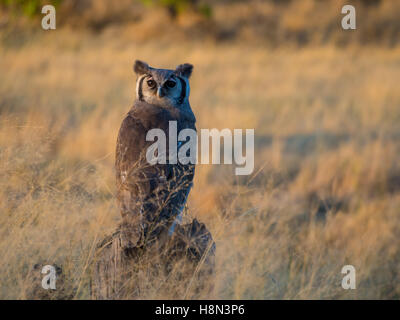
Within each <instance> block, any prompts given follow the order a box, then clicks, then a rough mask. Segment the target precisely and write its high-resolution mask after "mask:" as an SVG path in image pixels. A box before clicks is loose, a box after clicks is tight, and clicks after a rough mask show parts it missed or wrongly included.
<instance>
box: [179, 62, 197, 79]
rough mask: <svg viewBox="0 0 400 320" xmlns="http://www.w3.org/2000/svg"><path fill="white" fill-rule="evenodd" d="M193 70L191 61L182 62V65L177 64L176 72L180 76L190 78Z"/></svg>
mask: <svg viewBox="0 0 400 320" xmlns="http://www.w3.org/2000/svg"><path fill="white" fill-rule="evenodd" d="M192 71H193V65H191V64H190V63H184V64H181V65H179V66H177V67H176V69H175V73H176V74H177V75H178V76H182V77H185V78H188V79H189V78H190V76H191V75H192Z"/></svg>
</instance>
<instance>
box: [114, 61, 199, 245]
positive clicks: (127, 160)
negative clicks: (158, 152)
mask: <svg viewBox="0 0 400 320" xmlns="http://www.w3.org/2000/svg"><path fill="white" fill-rule="evenodd" d="M185 66H186V67H185ZM187 68H190V72H191V69H192V66H191V65H188V64H185V65H181V66H179V67H178V68H177V69H176V70H175V71H173V70H164V69H154V68H150V67H148V66H147V64H144V63H142V62H137V63H136V64H135V71H136V72H138V76H139V77H138V84H137V93H138V94H137V99H136V101H135V103H134V105H133V107H132V109H131V110H130V111H129V112H128V114H127V115H126V116H125V118H124V120H123V121H122V124H121V128H120V130H119V134H118V139H117V148H116V161H115V168H116V178H117V200H118V203H119V207H120V211H121V214H122V218H123V224H122V228H121V229H122V230H123V232H124V237H125V240H126V244H125V245H126V246H127V247H133V246H143V245H144V244H147V243H149V242H151V241H153V240H155V239H156V237H157V238H158V240H160V239H161V238H162V237H163V236H164V235H166V233H167V231H168V229H169V228H171V226H172V224H173V223H174V220H175V219H176V217H177V216H178V215H179V214H180V213H181V211H182V209H183V207H184V205H185V202H186V199H187V197H188V194H189V191H190V189H191V187H192V181H193V177H194V171H195V168H194V164H187V165H182V164H181V163H180V162H179V161H178V164H170V163H168V161H167V163H166V164H155V165H151V164H149V163H148V162H147V160H146V151H147V149H148V147H149V146H150V145H152V144H153V143H154V142H153V141H146V134H147V133H148V132H149V130H151V129H161V130H163V131H164V133H165V135H166V138H167V144H166V145H167V159H168V156H169V151H168V145H169V144H168V143H169V142H168V136H169V122H170V121H176V122H177V129H178V133H179V132H180V130H182V129H186V128H190V129H194V130H195V129H196V128H195V117H194V115H193V112H192V111H191V108H190V105H189V101H188V93H189V88H187V87H186V86H188V77H189V76H190V72H189V73H187ZM185 72H186V73H185ZM149 79H150V80H149ZM144 80H146V81H147V82H148V83H150V84H153V83H151V82H150V81H154V82H155V83H156V84H155V85H154V84H153V85H152V86H149V85H147V83H146V84H145V83H144ZM167 81H174V82H175V87H174V88H169V87H166V86H165V85H164V83H166V82H167ZM169 86H171V84H169ZM169 89H173V90H169ZM182 90H184V91H185V95H184V96H183V98H182ZM161 91H163V95H162V96H161V97H160V96H159V95H160V92H161ZM171 152H172V151H171Z"/></svg>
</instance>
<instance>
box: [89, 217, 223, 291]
mask: <svg viewBox="0 0 400 320" xmlns="http://www.w3.org/2000/svg"><path fill="white" fill-rule="evenodd" d="M122 233H123V229H121V227H119V228H118V229H117V230H116V232H115V233H114V234H113V235H111V236H109V237H106V238H105V239H104V240H103V241H102V242H101V243H100V244H99V245H98V248H97V252H96V257H95V262H94V270H93V273H92V275H93V276H92V286H91V290H92V298H93V299H138V298H141V299H146V298H148V299H150V298H154V297H157V298H160V297H164V298H177V299H182V298H196V297H208V292H210V290H211V289H212V274H213V269H214V257H215V250H216V249H215V243H214V241H213V239H212V236H211V234H210V232H209V231H208V230H207V228H206V227H205V225H204V224H202V223H199V222H198V221H197V220H196V219H194V220H193V221H192V223H190V224H186V225H177V227H176V229H175V232H174V234H173V235H172V236H171V237H162V236H160V239H159V241H157V242H155V243H153V244H151V245H147V246H146V247H129V248H127V247H124V243H125V241H124V236H123V234H122Z"/></svg>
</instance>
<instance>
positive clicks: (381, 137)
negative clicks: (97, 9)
mask: <svg viewBox="0 0 400 320" xmlns="http://www.w3.org/2000/svg"><path fill="white" fill-rule="evenodd" d="M293 23H294V22H293ZM399 54H400V51H399V49H392V50H388V49H386V50H383V49H377V48H375V49H372V48H364V49H363V48H362V47H360V48H353V49H347V50H339V49H334V48H332V47H329V46H328V47H324V48H309V49H302V50H290V49H286V50H285V49H283V48H282V49H276V50H269V49H266V48H262V47H256V46H254V47H252V46H241V45H238V44H225V45H213V44H200V43H198V44H185V43H179V44H177V43H171V44H169V45H167V44H165V43H163V44H162V45H161V44H157V43H154V42H147V43H145V44H141V45H137V44H134V43H131V42H129V41H127V40H126V39H125V38H123V37H118V35H117V34H113V33H112V32H108V33H102V34H97V35H93V34H89V33H85V32H83V33H81V34H77V33H75V32H71V31H68V30H63V29H60V30H57V31H56V32H49V33H46V34H45V35H41V36H37V37H36V38H35V39H33V40H28V41H26V42H25V43H24V44H23V45H19V46H12V45H9V44H3V45H2V46H1V47H0V56H1V60H0V74H1V81H0V96H1V99H0V256H1V257H2V259H1V262H0V283H1V286H0V298H2V299H6V298H7V299H8V298H17V299H24V298H26V297H27V290H28V289H29V288H27V287H28V286H29V285H30V284H29V281H28V279H27V274H28V271H29V270H30V269H31V267H32V266H33V265H34V264H35V263H37V262H38V261H46V262H47V263H49V264H53V263H57V264H59V265H62V266H63V270H64V273H65V274H66V276H67V278H68V279H69V281H71V282H72V283H73V287H75V288H77V287H79V291H78V292H77V293H76V294H75V298H77V299H87V298H90V295H89V271H90V264H91V261H92V259H93V254H94V250H93V246H94V244H95V243H96V242H97V241H98V240H100V239H102V238H103V237H104V235H106V234H107V233H109V232H111V231H112V230H113V229H114V228H115V226H116V224H117V223H118V222H119V219H120V218H119V213H118V210H117V206H116V203H115V199H114V193H115V185H114V171H113V162H114V151H115V141H116V135H117V132H118V129H119V125H120V122H121V120H122V118H123V116H124V113H125V112H126V111H127V110H128V109H129V107H130V105H131V104H132V101H133V98H134V82H135V78H134V74H133V72H132V63H133V60H134V59H136V58H140V59H143V60H145V61H147V62H149V63H150V64H151V65H155V66H157V67H169V68H172V67H174V66H176V65H178V64H179V63H182V62H186V61H187V62H191V63H193V64H194V65H195V70H194V75H193V79H192V80H191V88H192V91H191V104H192V107H193V109H194V112H195V114H196V116H197V119H198V128H213V127H216V128H219V129H222V128H232V129H233V128H255V130H256V131H255V132H256V150H255V160H256V170H255V171H254V174H253V175H252V176H250V177H245V178H243V177H242V178H237V177H235V176H233V171H232V168H230V167H227V166H211V165H209V166H207V165H199V166H198V167H197V171H196V176H195V187H194V189H193V190H192V192H191V194H190V201H189V207H190V214H191V215H192V216H193V217H197V218H198V219H199V220H201V221H203V222H205V223H206V224H207V226H208V227H209V229H210V230H211V232H212V234H213V236H214V239H215V240H216V244H217V255H216V263H217V265H216V274H215V278H214V290H213V294H212V295H211V296H207V297H208V298H209V297H212V298H217V299H220V298H221V299H272V298H278V299H301V298H306V299H316V298H323V299H327V298H340V299H361V298H378V299H383V298H399V296H400V286H399V284H398V283H399V271H398V264H399V262H400V246H399V245H400V243H399V241H400V240H399V237H398V234H399V231H400V230H399V229H400V228H399V226H400V215H399V213H400V212H399V207H400V162H399V154H400V153H399V151H400V144H399V134H400V132H399V122H400V92H399V91H398V79H399V76H400V55H399ZM345 264H352V265H354V266H355V267H356V269H357V289H356V290H349V291H346V290H343V289H342V288H341V285H340V284H341V279H342V275H341V273H340V272H341V268H342V267H343V266H344V265H345ZM163 285H164V286H167V287H168V286H171V287H173V286H174V283H169V282H168V281H167V282H166V283H165V284H163ZM183 291H184V290H183ZM159 292H161V291H156V290H154V288H151V287H150V288H149V290H148V292H145V293H144V294H143V297H146V298H168V295H167V296H165V292H168V290H166V291H165V290H164V291H163V292H164V293H163V295H161V294H160V293H159ZM190 297H191V296H190V295H189V296H188V298H190ZM200 297H201V294H200ZM182 298H183V296H182Z"/></svg>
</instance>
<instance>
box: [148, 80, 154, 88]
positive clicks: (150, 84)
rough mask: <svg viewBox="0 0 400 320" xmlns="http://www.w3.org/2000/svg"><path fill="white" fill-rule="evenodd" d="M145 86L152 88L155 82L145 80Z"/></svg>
mask: <svg viewBox="0 0 400 320" xmlns="http://www.w3.org/2000/svg"><path fill="white" fill-rule="evenodd" d="M147 85H148V86H149V87H150V88H154V87H155V86H156V82H155V81H154V80H147Z"/></svg>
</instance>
